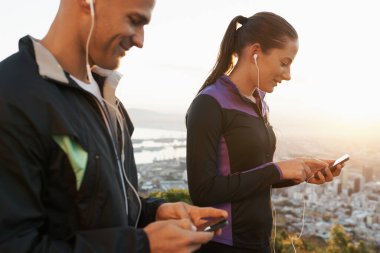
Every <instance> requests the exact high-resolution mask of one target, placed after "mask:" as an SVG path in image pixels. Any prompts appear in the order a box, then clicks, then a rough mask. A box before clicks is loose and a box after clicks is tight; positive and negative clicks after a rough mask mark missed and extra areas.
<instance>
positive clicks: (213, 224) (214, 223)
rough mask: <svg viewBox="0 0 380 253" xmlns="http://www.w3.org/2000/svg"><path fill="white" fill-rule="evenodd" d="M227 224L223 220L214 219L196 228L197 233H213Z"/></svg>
mask: <svg viewBox="0 0 380 253" xmlns="http://www.w3.org/2000/svg"><path fill="white" fill-rule="evenodd" d="M227 224H228V221H227V220H226V219H225V218H214V219H211V220H208V221H206V222H205V223H203V224H201V225H199V226H198V227H197V231H204V232H213V231H215V230H217V229H219V228H223V227H225V226H226V225H227Z"/></svg>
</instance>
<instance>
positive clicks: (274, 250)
mask: <svg viewBox="0 0 380 253" xmlns="http://www.w3.org/2000/svg"><path fill="white" fill-rule="evenodd" d="M312 178H314V176H311V177H309V178H308V179H307V180H306V181H305V187H304V191H303V210H302V226H301V231H300V233H299V235H297V236H296V238H295V239H294V238H293V237H291V236H289V239H290V241H291V243H292V247H293V250H294V253H297V249H296V247H295V245H294V242H295V240H299V239H301V236H302V234H303V229H304V227H305V212H306V187H307V183H309V180H310V179H312ZM270 196H271V199H272V188H271V191H270ZM272 216H273V225H274V229H273V230H274V235H273V246H272V248H273V252H274V253H276V248H275V246H276V234H277V220H276V208H275V206H274V205H273V203H272Z"/></svg>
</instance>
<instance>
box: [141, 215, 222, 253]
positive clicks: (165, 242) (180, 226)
mask: <svg viewBox="0 0 380 253" xmlns="http://www.w3.org/2000/svg"><path fill="white" fill-rule="evenodd" d="M144 231H145V232H146V234H147V235H148V238H149V245H150V251H151V252H152V253H190V252H193V251H195V250H197V249H198V248H200V246H201V245H202V244H205V243H207V242H208V241H210V240H211V239H212V237H213V235H214V234H213V233H210V232H197V231H196V228H195V227H194V225H193V224H192V222H191V221H190V220H189V219H181V220H164V221H156V222H153V223H151V224H149V225H148V226H146V227H145V228H144Z"/></svg>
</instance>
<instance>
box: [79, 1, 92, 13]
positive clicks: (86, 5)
mask: <svg viewBox="0 0 380 253" xmlns="http://www.w3.org/2000/svg"><path fill="white" fill-rule="evenodd" d="M79 5H80V8H81V10H83V11H84V12H86V13H89V14H90V13H91V6H94V5H95V0H79Z"/></svg>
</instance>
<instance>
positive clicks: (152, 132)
mask: <svg viewBox="0 0 380 253" xmlns="http://www.w3.org/2000/svg"><path fill="white" fill-rule="evenodd" d="M132 141H133V147H134V149H135V160H136V163H137V164H142V163H151V162H153V161H154V160H165V159H172V158H179V157H185V156H186V147H185V145H186V132H185V131H171V130H163V129H152V128H136V129H135V130H134V132H133V135H132Z"/></svg>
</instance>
